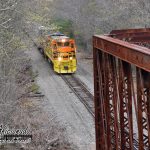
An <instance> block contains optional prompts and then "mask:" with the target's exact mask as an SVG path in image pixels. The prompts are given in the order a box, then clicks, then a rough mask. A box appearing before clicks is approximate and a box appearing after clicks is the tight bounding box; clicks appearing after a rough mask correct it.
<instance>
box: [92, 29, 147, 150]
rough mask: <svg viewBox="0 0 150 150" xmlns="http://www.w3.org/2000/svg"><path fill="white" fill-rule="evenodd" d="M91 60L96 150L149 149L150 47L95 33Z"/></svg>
mask: <svg viewBox="0 0 150 150" xmlns="http://www.w3.org/2000/svg"><path fill="white" fill-rule="evenodd" d="M144 30H145V29H144ZM141 31H142V32H143V30H142V29H139V31H138V32H141ZM149 31H150V29H147V31H144V32H149ZM120 32H121V31H120ZM126 32H130V33H132V32H133V33H134V32H135V30H126ZM136 32H137V30H136ZM120 34H121V33H120ZM142 36H143V35H142V34H141V35H140V34H139V35H138V38H139V37H141V39H142ZM139 39H140V38H139ZM139 39H138V40H139ZM138 42H139V41H138ZM93 59H94V61H93V64H94V67H93V68H94V102H95V127H96V150H134V149H137V150H146V149H147V150H148V149H150V49H148V48H145V47H142V46H138V45H134V44H130V43H128V42H125V41H121V40H119V39H114V38H112V37H110V35H108V36H98V35H97V36H94V37H93ZM133 68H135V69H133ZM135 135H136V137H135Z"/></svg>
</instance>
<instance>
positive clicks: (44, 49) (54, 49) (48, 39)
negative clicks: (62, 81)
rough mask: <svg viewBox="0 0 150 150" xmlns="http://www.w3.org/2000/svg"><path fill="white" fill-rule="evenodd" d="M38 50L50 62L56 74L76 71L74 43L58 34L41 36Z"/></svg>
mask: <svg viewBox="0 0 150 150" xmlns="http://www.w3.org/2000/svg"><path fill="white" fill-rule="evenodd" d="M38 43H39V44H38V49H39V50H40V51H41V53H43V54H44V56H45V57H46V58H47V59H48V61H50V62H52V64H53V69H54V71H55V72H57V73H74V72H75V71H76V69H77V60H76V45H75V41H74V40H73V39H71V38H69V37H68V36H65V35H64V34H61V33H59V32H57V33H53V34H47V35H43V34H41V35H40V37H39V42H38Z"/></svg>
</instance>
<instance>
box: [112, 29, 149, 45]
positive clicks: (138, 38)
mask: <svg viewBox="0 0 150 150" xmlns="http://www.w3.org/2000/svg"><path fill="white" fill-rule="evenodd" d="M109 36H110V37H113V38H117V39H120V40H124V41H128V42H132V43H138V42H140V43H150V28H144V29H126V30H113V31H111V32H110V34H109Z"/></svg>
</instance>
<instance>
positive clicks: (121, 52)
mask: <svg viewBox="0 0 150 150" xmlns="http://www.w3.org/2000/svg"><path fill="white" fill-rule="evenodd" d="M93 38H94V43H93V44H94V47H95V48H97V49H101V50H102V51H103V52H107V53H109V54H111V55H113V56H115V57H118V58H120V59H121V60H124V61H126V62H129V63H131V64H134V65H136V66H137V67H140V68H142V69H144V70H147V71H150V49H148V48H145V47H141V46H138V45H133V44H130V43H128V42H125V41H121V40H118V39H114V38H112V37H108V36H103V35H102V36H99V35H97V36H94V37H93Z"/></svg>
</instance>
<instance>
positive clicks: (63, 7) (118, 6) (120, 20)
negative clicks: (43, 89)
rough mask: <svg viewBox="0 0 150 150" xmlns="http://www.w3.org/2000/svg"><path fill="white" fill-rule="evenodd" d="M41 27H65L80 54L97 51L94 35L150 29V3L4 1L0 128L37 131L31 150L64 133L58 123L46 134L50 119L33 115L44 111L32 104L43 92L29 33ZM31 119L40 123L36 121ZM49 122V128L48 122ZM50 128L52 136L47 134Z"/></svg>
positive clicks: (0, 23) (0, 31)
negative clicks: (7, 127)
mask: <svg viewBox="0 0 150 150" xmlns="http://www.w3.org/2000/svg"><path fill="white" fill-rule="evenodd" d="M41 25H43V26H57V27H58V28H59V27H60V30H61V31H62V32H65V33H66V34H69V35H71V36H72V37H74V38H75V39H76V41H77V44H78V47H79V49H80V50H81V51H84V52H85V53H92V35H93V34H102V33H109V32H110V31H111V30H114V29H125V28H137V27H149V26H150V1H149V0H126V1H125V0H107V1H106V0H1V1H0V114H1V115H0V124H4V125H8V126H9V127H10V128H29V129H34V133H33V134H35V135H36V137H37V139H35V141H34V143H33V144H32V145H30V146H29V148H28V149H39V150H42V149H46V147H44V146H45V145H46V143H47V141H45V140H42V141H41V142H42V143H39V141H38V140H39V138H40V136H42V134H43V135H44V136H45V137H46V138H45V139H49V138H50V137H51V136H52V135H56V134H57V131H55V130H57V129H58V128H59V130H61V131H63V129H61V127H59V126H58V127H55V130H53V126H55V121H54V123H53V124H52V123H51V125H49V126H48V128H47V129H46V130H45V131H43V130H42V129H41V126H42V125H43V124H42V122H44V121H45V120H46V114H44V113H38V114H36V115H35V116H39V115H41V118H42V119H43V120H40V121H39V120H38V117H35V116H34V115H33V114H31V111H34V112H36V110H37V109H39V108H36V106H35V105H34V106H33V104H32V102H31V99H32V98H31V97H32V95H35V94H37V93H38V88H39V87H38V85H37V84H36V82H35V80H36V76H37V74H38V73H36V72H34V71H33V70H32V65H31V62H30V57H29V56H28V55H27V54H26V50H28V47H29V45H31V44H32V43H31V41H30V40H29V39H28V38H27V36H26V34H25V33H24V30H25V29H29V31H30V34H31V35H32V34H33V37H35V36H34V32H33V33H32V30H33V28H34V27H35V28H37V26H41ZM35 38H36V37H35ZM41 99H42V98H41ZM32 115H33V116H34V118H36V119H33V118H32V117H33V116H32ZM53 117H54V116H53V115H52V118H53ZM47 124H49V122H48V121H47ZM37 130H38V131H37ZM50 130H51V133H50V134H49V135H47V132H48V131H50ZM55 132H56V133H55ZM61 133H62V132H61ZM58 134H59V133H58ZM61 137H63V133H62V135H61ZM62 139H64V141H62ZM60 143H61V144H60ZM62 143H63V144H62ZM57 144H60V145H62V147H61V146H58V147H57V149H60V150H62V149H75V148H74V146H73V147H70V145H69V143H67V142H66V139H65V138H61V139H60V141H59V142H58V143H57ZM66 145H67V146H66ZM11 146H12V145H11ZM13 146H14V147H15V148H14V149H17V148H18V149H19V148H20V147H23V146H22V145H17V144H14V145H13ZM46 146H47V145H46ZM0 149H11V147H9V145H7V147H6V146H5V145H0ZM12 149H13V148H12ZM51 150H52V149H51Z"/></svg>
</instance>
